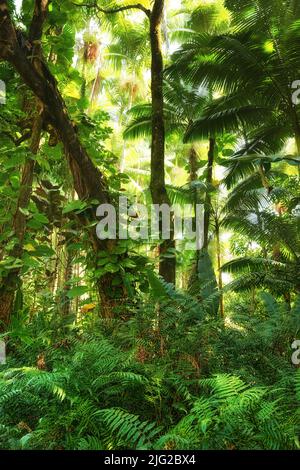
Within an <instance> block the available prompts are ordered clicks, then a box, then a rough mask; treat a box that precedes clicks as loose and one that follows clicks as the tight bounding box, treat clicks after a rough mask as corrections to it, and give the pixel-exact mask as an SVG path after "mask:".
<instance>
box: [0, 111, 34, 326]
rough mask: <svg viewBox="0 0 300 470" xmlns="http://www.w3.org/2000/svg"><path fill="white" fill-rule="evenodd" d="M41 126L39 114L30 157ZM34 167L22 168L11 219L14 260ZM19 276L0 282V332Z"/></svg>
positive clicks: (20, 244) (12, 273)
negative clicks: (14, 242) (15, 206)
mask: <svg viewBox="0 0 300 470" xmlns="http://www.w3.org/2000/svg"><path fill="white" fill-rule="evenodd" d="M42 124H43V118H42V115H41V114H39V115H38V116H37V117H36V119H35V122H34V125H33V129H32V138H31V139H32V140H31V146H30V150H31V153H32V155H36V154H37V153H38V149H39V145H40V137H41V132H42ZM34 167H35V161H34V159H33V158H30V157H29V158H28V160H27V162H26V163H25V165H24V168H23V172H22V178H21V189H20V194H19V198H18V202H17V208H16V212H15V215H14V218H13V230H14V233H15V236H16V238H17V244H16V245H15V246H14V248H13V249H12V250H11V251H10V252H9V256H12V257H13V258H16V259H20V258H21V257H22V254H23V241H24V236H25V231H26V216H25V215H24V213H23V212H22V209H26V208H27V207H28V204H29V201H30V197H31V193H32V183H33V175H34ZM19 275H20V269H13V270H10V271H9V273H8V275H7V276H6V277H5V278H4V279H3V280H2V286H1V288H0V331H1V329H5V328H6V327H7V325H8V324H9V322H10V318H11V314H12V311H13V305H14V298H15V293H16V290H17V287H18V283H19Z"/></svg>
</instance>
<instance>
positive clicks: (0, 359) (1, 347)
mask: <svg viewBox="0 0 300 470" xmlns="http://www.w3.org/2000/svg"><path fill="white" fill-rule="evenodd" d="M3 364H6V345H5V343H4V341H0V365H3Z"/></svg>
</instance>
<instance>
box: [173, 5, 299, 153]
mask: <svg viewBox="0 0 300 470" xmlns="http://www.w3.org/2000/svg"><path fill="white" fill-rule="evenodd" d="M238 4H239V5H238V7H237V6H236V2H230V1H229V2H227V5H228V7H229V8H231V14H232V24H231V28H230V29H229V31H228V33H226V34H195V35H193V36H191V39H190V40H189V41H188V42H187V43H186V44H184V45H183V46H182V47H181V49H180V50H179V51H178V52H176V53H175V54H174V57H173V64H172V66H171V67H170V68H169V70H168V73H169V75H172V73H174V71H175V73H176V74H178V72H180V74H181V76H182V77H183V78H184V79H185V80H188V81H189V82H190V83H192V84H193V85H194V86H199V85H209V86H210V87H212V88H213V90H214V91H218V92H219V93H221V96H220V98H219V100H216V101H214V102H212V103H211V104H210V105H209V106H207V109H206V110H205V112H204V114H203V115H202V116H201V118H200V119H199V120H198V121H196V122H194V123H193V125H192V126H191V127H190V129H189V131H188V137H189V139H199V138H207V137H208V135H209V134H210V133H212V132H214V131H219V130H220V129H223V131H225V132H226V131H229V132H233V131H234V132H237V133H239V134H240V135H241V136H242V135H244V137H247V139H246V142H245V145H244V152H243V153H244V154H247V153H249V151H251V153H254V152H264V153H270V152H271V153H273V152H277V151H278V150H280V149H281V148H282V145H283V143H284V142H285V140H286V138H287V137H291V136H293V137H294V138H295V141H296V146H297V153H298V154H300V121H299V119H300V117H299V111H298V109H297V108H296V106H295V105H294V104H293V102H292V90H291V85H292V82H293V81H294V80H296V79H297V78H298V77H299V72H300V70H299V64H298V57H299V52H300V34H299V31H300V28H299V21H298V18H299V5H298V2H296V1H295V0H287V1H283V2H278V1H277V0H270V1H266V0H257V1H255V2H249V1H248V0H243V1H241V2H238ZM245 130H246V131H247V134H246V135H245Z"/></svg>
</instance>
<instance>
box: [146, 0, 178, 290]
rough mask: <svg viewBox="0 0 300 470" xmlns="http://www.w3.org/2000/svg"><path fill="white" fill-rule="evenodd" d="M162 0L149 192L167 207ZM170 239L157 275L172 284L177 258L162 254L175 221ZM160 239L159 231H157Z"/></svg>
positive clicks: (154, 44)
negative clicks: (166, 256)
mask: <svg viewBox="0 0 300 470" xmlns="http://www.w3.org/2000/svg"><path fill="white" fill-rule="evenodd" d="M163 12H164V0H155V2H154V5H153V9H152V12H151V16H150V41H151V54H152V64H151V94H152V144H151V182H150V191H151V196H152V202H153V204H159V205H161V204H167V205H169V206H170V200H169V197H168V194H167V190H166V184H165V123H164V96H163V55H162V33H161V28H162V21H163ZM170 227H171V237H170V238H171V239H170V240H164V241H162V242H161V244H160V248H159V253H160V263H159V274H160V275H161V276H162V277H163V278H164V279H165V281H167V282H170V283H173V284H175V280H176V258H175V256H174V257H173V258H165V257H164V254H165V253H166V252H167V251H168V250H169V249H170V248H175V241H174V221H173V218H172V220H171V223H170ZM160 235H161V230H160Z"/></svg>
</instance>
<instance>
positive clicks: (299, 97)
mask: <svg viewBox="0 0 300 470" xmlns="http://www.w3.org/2000/svg"><path fill="white" fill-rule="evenodd" d="M292 89H293V90H295V91H294V93H293V94H292V102H293V104H294V105H296V106H297V105H298V104H300V80H295V81H294V82H293V83H292Z"/></svg>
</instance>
